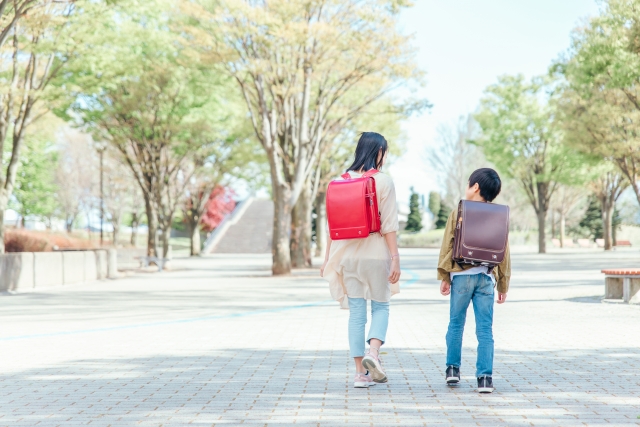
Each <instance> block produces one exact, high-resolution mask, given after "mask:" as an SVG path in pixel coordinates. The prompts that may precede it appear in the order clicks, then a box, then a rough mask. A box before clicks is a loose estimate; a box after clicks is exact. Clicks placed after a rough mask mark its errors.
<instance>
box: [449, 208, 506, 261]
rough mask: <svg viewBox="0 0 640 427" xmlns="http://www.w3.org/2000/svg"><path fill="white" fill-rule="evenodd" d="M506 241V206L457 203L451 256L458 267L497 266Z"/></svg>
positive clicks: (501, 257)
mask: <svg viewBox="0 0 640 427" xmlns="http://www.w3.org/2000/svg"><path fill="white" fill-rule="evenodd" d="M508 239H509V206H505V205H496V204H494V203H486V202H472V201H470V200H460V203H459V204H458V218H457V220H456V229H455V238H454V240H453V254H452V255H451V258H452V259H453V260H454V261H455V262H457V263H458V264H473V265H485V266H487V267H489V269H490V270H492V269H493V267H495V266H496V265H498V264H500V263H501V262H502V260H503V259H504V253H505V251H506V248H507V240H508Z"/></svg>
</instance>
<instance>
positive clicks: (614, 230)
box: [611, 208, 622, 246]
mask: <svg viewBox="0 0 640 427" xmlns="http://www.w3.org/2000/svg"><path fill="white" fill-rule="evenodd" d="M621 225H622V215H620V211H619V210H618V208H613V218H611V238H612V240H613V246H616V244H617V241H618V237H617V236H618V229H619V228H620V226H621Z"/></svg>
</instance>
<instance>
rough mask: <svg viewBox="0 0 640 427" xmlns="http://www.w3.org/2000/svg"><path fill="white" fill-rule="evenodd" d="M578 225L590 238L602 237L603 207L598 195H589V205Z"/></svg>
mask: <svg viewBox="0 0 640 427" xmlns="http://www.w3.org/2000/svg"><path fill="white" fill-rule="evenodd" d="M578 226H579V227H580V229H581V230H583V231H582V233H583V234H584V235H586V236H588V237H589V238H590V239H593V240H595V239H601V238H602V233H603V231H602V230H603V227H602V208H601V207H600V202H599V201H598V198H597V197H596V196H590V197H589V205H588V206H587V210H586V212H585V214H584V216H583V217H582V219H581V220H580V223H579V224H578Z"/></svg>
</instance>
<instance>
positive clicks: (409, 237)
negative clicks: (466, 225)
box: [398, 229, 444, 248]
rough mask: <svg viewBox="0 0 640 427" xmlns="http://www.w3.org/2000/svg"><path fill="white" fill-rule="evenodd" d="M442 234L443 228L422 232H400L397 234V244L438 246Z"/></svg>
mask: <svg viewBox="0 0 640 427" xmlns="http://www.w3.org/2000/svg"><path fill="white" fill-rule="evenodd" d="M443 236H444V229H440V230H429V231H427V232H422V233H401V234H400V235H399V236H398V246H399V247H401V248H439V247H440V244H441V243H442V237H443Z"/></svg>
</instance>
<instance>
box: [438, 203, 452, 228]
mask: <svg viewBox="0 0 640 427" xmlns="http://www.w3.org/2000/svg"><path fill="white" fill-rule="evenodd" d="M450 214H451V208H449V207H447V206H446V205H445V204H444V203H442V204H441V205H440V210H439V211H438V218H437V219H436V229H440V228H445V227H446V226H447V220H448V219H449V215H450Z"/></svg>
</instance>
